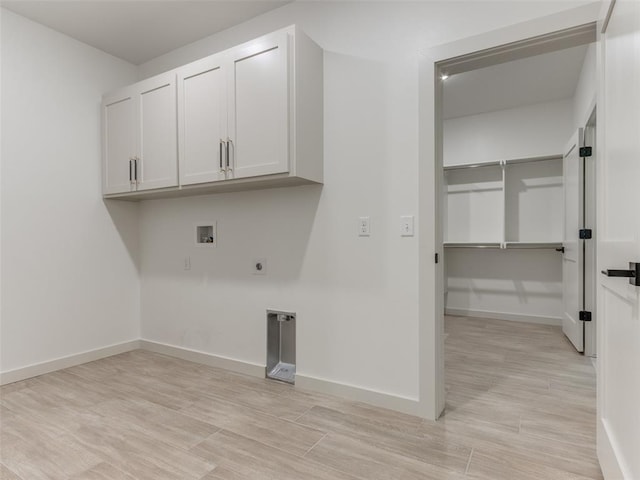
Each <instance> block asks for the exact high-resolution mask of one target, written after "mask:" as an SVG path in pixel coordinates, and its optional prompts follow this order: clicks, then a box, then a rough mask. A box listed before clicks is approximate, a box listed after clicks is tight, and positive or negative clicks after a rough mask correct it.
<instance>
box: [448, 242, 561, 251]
mask: <svg viewBox="0 0 640 480" xmlns="http://www.w3.org/2000/svg"><path fill="white" fill-rule="evenodd" d="M443 246H444V247H445V248H499V249H508V250H509V249H518V248H521V249H539V250H551V249H553V250H555V249H560V248H562V242H444V243H443Z"/></svg>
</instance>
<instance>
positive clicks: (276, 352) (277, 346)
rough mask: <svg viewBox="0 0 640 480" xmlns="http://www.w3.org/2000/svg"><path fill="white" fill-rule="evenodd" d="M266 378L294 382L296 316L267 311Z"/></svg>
mask: <svg viewBox="0 0 640 480" xmlns="http://www.w3.org/2000/svg"><path fill="white" fill-rule="evenodd" d="M266 376H267V378H272V379H274V380H280V381H281V382H286V383H291V384H293V383H295V381H296V314H295V313H291V312H279V311H275V310H267V369H266Z"/></svg>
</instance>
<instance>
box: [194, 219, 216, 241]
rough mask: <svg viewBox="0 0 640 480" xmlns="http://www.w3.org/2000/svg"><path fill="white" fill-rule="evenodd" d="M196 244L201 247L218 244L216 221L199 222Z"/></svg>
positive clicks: (196, 228)
mask: <svg viewBox="0 0 640 480" xmlns="http://www.w3.org/2000/svg"><path fill="white" fill-rule="evenodd" d="M195 230H196V245H197V246H199V247H215V246H216V245H217V244H218V234H217V232H216V222H199V223H197V224H196V227H195Z"/></svg>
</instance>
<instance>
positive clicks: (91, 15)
mask: <svg viewBox="0 0 640 480" xmlns="http://www.w3.org/2000/svg"><path fill="white" fill-rule="evenodd" d="M291 1H292V0H214V1H211V0H210V1H190V0H181V1H176V0H172V1H149V0H146V1H117V0H114V1H104V0H103V1H100V0H99V1H79V0H73V1H56V0H48V1H37V0H36V1H24V0H6V1H5V0H2V1H0V5H1V6H2V7H5V8H7V9H9V10H11V11H13V12H15V13H17V14H19V15H22V16H23V17H27V18H29V19H31V20H33V21H35V22H38V23H41V24H43V25H46V26H48V27H50V28H52V29H54V30H57V31H59V32H62V33H64V34H66V35H69V36H70V37H73V38H75V39H76V40H79V41H81V42H83V43H86V44H88V45H91V46H93V47H95V48H98V49H100V50H103V51H105V52H107V53H110V54H111V55H114V56H116V57H119V58H122V59H124V60H127V61H128V62H131V63H133V64H135V65H139V64H141V63H144V62H146V61H148V60H151V59H152V58H155V57H158V56H160V55H162V54H164V53H167V52H170V51H171V50H174V49H176V48H178V47H181V46H183V45H187V44H189V43H191V42H194V41H196V40H199V39H201V38H204V37H206V36H209V35H212V34H214V33H217V32H220V31H222V30H225V29H227V28H230V27H232V26H234V25H237V24H239V23H242V22H244V21H246V20H249V19H250V18H253V17H256V16H258V15H260V14H262V13H265V12H267V11H269V10H273V9H275V8H278V7H280V6H282V5H285V4H287V3H290V2H291Z"/></svg>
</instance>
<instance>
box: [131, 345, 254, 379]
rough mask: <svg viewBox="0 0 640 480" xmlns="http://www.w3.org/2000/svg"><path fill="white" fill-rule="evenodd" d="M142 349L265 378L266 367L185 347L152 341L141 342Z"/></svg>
mask: <svg viewBox="0 0 640 480" xmlns="http://www.w3.org/2000/svg"><path fill="white" fill-rule="evenodd" d="M140 348H142V349H143V350H149V351H150V352H155V353H161V354H163V355H168V356H170V357H176V358H181V359H182V360H188V361H190V362H195V363H201V364H203V365H209V366H210V367H217V368H222V369H225V370H229V371H232V372H236V373H244V374H245V375H251V376H252V377H261V378H264V369H265V366H264V365H258V364H256V363H249V362H245V361H242V360H236V359H234V358H227V357H222V356H219V355H213V354H211V353H205V352H200V351H198V350H191V349H188V348H184V347H176V346H173V345H167V344H165V343H158V342H153V341H151V340H140Z"/></svg>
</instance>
